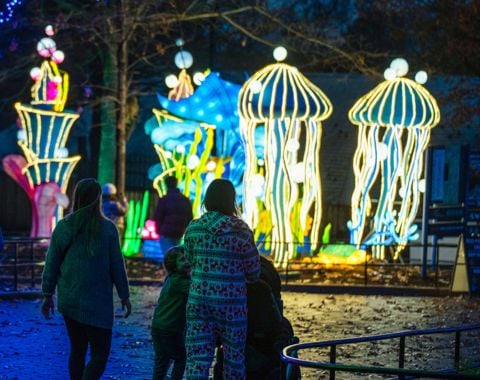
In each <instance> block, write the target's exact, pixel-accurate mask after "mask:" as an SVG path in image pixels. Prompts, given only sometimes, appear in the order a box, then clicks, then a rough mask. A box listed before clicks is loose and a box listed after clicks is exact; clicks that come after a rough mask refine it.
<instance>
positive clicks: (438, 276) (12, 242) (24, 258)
mask: <svg viewBox="0 0 480 380" xmlns="http://www.w3.org/2000/svg"><path fill="white" fill-rule="evenodd" d="M47 243H48V239H44V238H43V239H42V238H37V239H35V238H25V237H22V238H8V239H6V240H5V248H4V250H3V252H0V290H1V289H2V286H3V287H5V284H6V282H8V281H7V280H8V278H10V281H9V285H8V287H9V288H11V289H13V290H15V291H16V290H18V289H19V285H20V284H19V281H20V280H21V281H20V282H23V283H25V276H26V271H27V270H29V275H30V277H29V279H28V281H29V285H30V287H34V286H35V284H36V283H38V282H39V275H38V272H39V271H38V270H37V268H39V267H41V266H43V264H44V259H45V251H46V248H47ZM444 246H445V247H451V245H439V246H438V247H439V248H443V247H444ZM305 257H306V258H307V260H305V259H304V260H301V261H300V260H289V261H288V262H287V263H286V266H285V267H284V268H279V269H278V271H279V274H280V276H281V277H282V281H283V284H284V285H290V284H291V283H295V282H297V283H298V282H302V281H303V279H304V278H307V279H308V281H309V284H311V285H315V284H316V283H319V284H321V283H322V282H321V281H316V280H315V277H316V276H317V275H318V273H323V272H328V271H343V272H346V271H351V273H354V274H355V278H356V280H355V281H356V282H355V281H353V282H349V283H348V284H346V283H342V282H340V281H339V282H337V283H331V285H338V286H343V285H363V286H375V285H384V284H382V283H379V282H378V281H376V280H375V279H374V278H373V275H372V273H373V272H378V271H379V270H380V271H383V272H385V273H400V272H401V271H403V270H405V271H406V270H410V271H411V272H412V269H415V271H416V272H418V273H420V270H419V267H420V265H421V264H409V263H401V262H386V261H382V262H378V261H369V260H367V259H365V261H364V262H363V263H359V264H338V265H337V264H321V263H316V262H311V263H310V262H309V261H308V256H307V255H305ZM438 257H439V255H437V260H436V261H435V262H434V263H432V267H431V271H430V276H429V278H428V279H424V280H426V281H424V285H422V286H425V287H429V288H432V289H435V288H440V287H443V288H444V289H445V288H449V286H450V280H451V272H452V269H453V267H454V263H442V262H440V260H438ZM299 268H300V269H299ZM417 269H418V270H417ZM416 272H415V273H416ZM442 276H443V277H442ZM379 277H381V276H378V275H377V276H376V278H379ZM427 280H428V281H427ZM440 280H442V281H443V282H442V281H440ZM440 282H441V283H440ZM389 285H391V284H389ZM405 286H409V284H405Z"/></svg>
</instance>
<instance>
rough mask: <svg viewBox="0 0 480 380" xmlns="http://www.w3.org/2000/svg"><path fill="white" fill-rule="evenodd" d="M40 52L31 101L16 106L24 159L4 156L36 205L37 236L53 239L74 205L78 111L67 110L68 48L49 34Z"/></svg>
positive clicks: (34, 229)
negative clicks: (71, 144) (72, 145)
mask: <svg viewBox="0 0 480 380" xmlns="http://www.w3.org/2000/svg"><path fill="white" fill-rule="evenodd" d="M37 51H38V53H39V54H40V55H41V56H42V57H44V58H46V60H45V61H44V62H43V63H42V65H41V67H40V68H34V69H32V70H31V71H30V75H31V77H32V79H33V80H34V81H35V83H34V85H33V87H32V91H31V92H32V101H31V102H30V104H28V105H27V104H21V103H17V104H15V109H16V110H17V113H18V116H19V120H20V123H21V129H20V130H19V131H18V135H17V136H18V144H19V145H20V148H21V149H22V151H23V154H24V157H23V156H19V155H9V156H6V157H5V158H4V159H3V166H4V168H5V171H6V172H7V173H8V174H9V175H10V176H11V177H12V178H13V179H14V180H15V181H16V182H17V183H18V184H19V185H20V186H21V187H22V188H23V189H24V190H25V192H26V193H27V195H28V197H29V199H30V201H31V203H32V229H31V233H30V236H31V237H49V236H50V235H51V232H52V230H53V227H54V226H55V223H56V222H57V221H58V220H59V218H61V217H62V216H63V209H64V208H67V207H68V204H69V199H68V197H67V195H66V190H67V185H68V181H69V178H70V176H71V174H72V172H73V169H74V168H75V165H76V164H77V163H78V161H79V160H80V156H73V157H68V150H67V148H66V147H65V145H66V143H67V139H68V135H69V133H70V129H71V128H72V126H73V124H74V122H75V120H76V119H77V118H78V117H79V115H78V114H76V113H73V112H70V111H64V106H65V102H66V100H67V95H68V74H67V73H64V72H61V71H60V70H59V69H58V66H57V63H61V62H62V61H63V58H64V55H63V52H61V51H60V50H57V49H56V45H55V42H54V41H53V40H52V39H51V38H43V39H41V40H40V42H39V43H38V45H37Z"/></svg>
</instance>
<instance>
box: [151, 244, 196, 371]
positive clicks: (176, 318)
mask: <svg viewBox="0 0 480 380" xmlns="http://www.w3.org/2000/svg"><path fill="white" fill-rule="evenodd" d="M164 266H165V269H166V270H167V277H166V279H165V282H164V284H163V287H162V291H161V293H160V297H159V298H158V304H157V306H156V308H155V312H154V314H153V320H152V340H153V348H154V351H155V365H154V370H153V379H154V380H159V379H164V378H165V376H166V374H167V370H168V367H169V363H170V360H173V361H174V365H173V369H172V373H171V377H170V378H171V379H172V380H173V379H182V377H183V372H184V371H185V363H186V353H185V323H186V321H185V308H186V304H187V299H188V292H189V288H190V264H189V263H188V261H187V260H186V259H185V256H184V251H183V247H182V246H175V247H172V248H170V249H169V250H168V251H167V253H166V255H165V259H164Z"/></svg>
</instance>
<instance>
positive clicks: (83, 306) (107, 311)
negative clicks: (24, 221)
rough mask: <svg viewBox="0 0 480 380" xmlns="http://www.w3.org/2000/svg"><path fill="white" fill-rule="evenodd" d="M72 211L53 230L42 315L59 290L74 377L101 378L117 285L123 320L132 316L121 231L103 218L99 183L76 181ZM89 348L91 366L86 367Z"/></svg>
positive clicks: (92, 180)
mask: <svg viewBox="0 0 480 380" xmlns="http://www.w3.org/2000/svg"><path fill="white" fill-rule="evenodd" d="M73 198H74V199H73V212H72V213H71V214H70V215H68V216H67V217H66V218H64V219H63V220H61V221H60V222H59V223H58V224H57V226H56V227H55V230H54V231H53V234H52V238H51V241H50V246H49V248H48V253H47V258H46V262H45V268H44V271H43V276H42V293H43V297H44V299H43V302H42V314H43V315H44V316H45V318H47V319H48V318H50V313H52V314H53V311H54V302H53V294H54V292H55V288H57V291H58V310H59V312H60V313H62V315H63V318H64V320H65V325H66V327H67V332H68V336H69V338H70V356H69V361H68V367H69V372H70V377H71V379H99V378H100V377H101V375H102V374H103V372H104V371H105V367H106V364H107V361H108V356H109V354H110V345H111V338H112V326H113V287H114V286H115V288H116V289H117V293H118V296H119V297H120V299H121V302H122V307H123V308H126V309H127V311H126V314H125V317H128V315H129V314H130V312H131V304H130V301H129V289H128V279H127V274H126V271H125V263H124V261H123V256H122V252H121V250H120V241H119V237H118V231H117V228H116V227H115V225H114V224H113V223H112V222H111V221H110V220H108V219H106V218H105V217H104V216H103V214H102V211H101V209H102V202H101V199H102V189H101V187H100V185H99V183H98V182H97V181H96V180H95V179H90V178H89V179H84V180H81V181H80V182H78V184H77V186H76V188H75V191H74V196H73ZM89 346H90V362H89V363H88V364H86V365H85V358H86V353H87V349H88V347H89Z"/></svg>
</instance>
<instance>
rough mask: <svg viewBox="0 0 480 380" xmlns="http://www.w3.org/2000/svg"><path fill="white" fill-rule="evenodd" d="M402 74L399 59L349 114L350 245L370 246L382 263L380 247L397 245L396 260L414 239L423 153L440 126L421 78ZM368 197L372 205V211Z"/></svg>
mask: <svg viewBox="0 0 480 380" xmlns="http://www.w3.org/2000/svg"><path fill="white" fill-rule="evenodd" d="M407 72H408V63H407V62H406V61H405V60H404V59H401V58H397V59H395V60H393V61H392V64H391V66H390V68H388V69H387V70H386V71H385V78H386V80H385V81H384V82H382V83H380V84H379V85H378V86H377V87H375V88H374V89H373V90H371V91H370V92H369V93H367V94H366V95H364V96H363V97H362V98H360V99H359V100H358V101H357V102H356V103H355V104H354V106H353V107H352V108H351V109H350V111H349V119H350V121H351V122H352V123H353V124H355V125H357V126H358V144H357V149H356V151H355V155H354V159H353V171H354V175H355V189H354V191H353V194H352V219H351V220H350V221H349V222H348V228H349V230H350V243H352V244H356V245H359V244H366V245H371V246H372V248H373V249H372V252H373V256H374V257H375V258H378V259H383V258H384V254H385V246H386V245H389V244H396V245H397V248H396V253H395V257H396V256H398V254H399V253H400V252H401V251H402V249H403V248H404V247H405V245H406V244H407V242H408V241H410V240H416V239H418V233H417V226H416V225H413V222H414V220H415V217H416V215H417V211H418V208H419V204H420V198H421V194H420V193H421V191H422V190H423V189H422V186H423V185H424V180H422V171H423V160H424V151H425V149H426V147H427V145H428V141H429V139H430V130H431V128H433V127H435V126H436V125H437V124H438V122H439V121H440V111H439V109H438V106H437V103H436V101H435V99H434V98H433V97H432V96H431V95H430V93H429V92H428V91H427V90H426V89H425V88H424V87H423V86H422V85H421V84H423V83H425V82H426V73H425V72H423V71H421V72H419V73H417V75H416V80H417V82H415V81H413V80H410V79H408V78H404V77H403V76H404V75H405V74H406V73H407ZM372 197H375V198H377V199H378V203H377V204H376V207H375V206H374V205H373V202H372Z"/></svg>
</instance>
